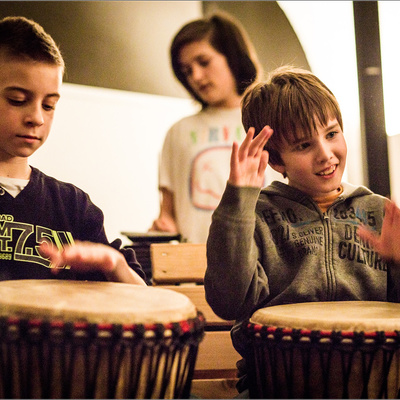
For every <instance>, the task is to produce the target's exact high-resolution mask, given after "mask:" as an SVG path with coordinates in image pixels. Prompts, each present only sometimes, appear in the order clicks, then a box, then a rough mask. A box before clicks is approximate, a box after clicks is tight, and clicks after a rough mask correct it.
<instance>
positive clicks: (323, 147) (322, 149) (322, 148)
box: [318, 143, 333, 162]
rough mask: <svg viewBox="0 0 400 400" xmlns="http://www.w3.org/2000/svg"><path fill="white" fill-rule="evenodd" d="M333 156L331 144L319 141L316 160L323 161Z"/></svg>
mask: <svg viewBox="0 0 400 400" xmlns="http://www.w3.org/2000/svg"><path fill="white" fill-rule="evenodd" d="M332 156H333V153H332V149H331V146H330V145H329V144H327V143H320V144H319V146H318V161H320V162H325V161H327V160H329V159H331V158H332Z"/></svg>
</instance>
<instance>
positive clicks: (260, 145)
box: [248, 125, 273, 156]
mask: <svg viewBox="0 0 400 400" xmlns="http://www.w3.org/2000/svg"><path fill="white" fill-rule="evenodd" d="M272 132H273V130H272V129H271V128H270V127H269V126H268V125H266V126H264V128H263V129H262V130H261V132H260V133H259V134H258V135H257V136H256V137H255V138H254V139H253V141H252V143H251V147H250V149H249V152H248V153H249V156H260V153H261V152H262V151H263V150H264V147H265V145H266V144H267V142H268V140H269V138H270V137H271V135H272Z"/></svg>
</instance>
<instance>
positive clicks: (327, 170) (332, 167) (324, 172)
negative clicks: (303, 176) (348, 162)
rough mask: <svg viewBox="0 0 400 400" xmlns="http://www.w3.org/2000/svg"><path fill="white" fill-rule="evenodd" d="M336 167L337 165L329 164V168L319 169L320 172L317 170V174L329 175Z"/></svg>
mask: <svg viewBox="0 0 400 400" xmlns="http://www.w3.org/2000/svg"><path fill="white" fill-rule="evenodd" d="M336 167H337V165H336V164H334V165H331V166H330V167H329V168H327V169H324V170H323V171H321V172H318V173H317V175H319V176H326V175H331V174H333V173H334V172H335V171H336Z"/></svg>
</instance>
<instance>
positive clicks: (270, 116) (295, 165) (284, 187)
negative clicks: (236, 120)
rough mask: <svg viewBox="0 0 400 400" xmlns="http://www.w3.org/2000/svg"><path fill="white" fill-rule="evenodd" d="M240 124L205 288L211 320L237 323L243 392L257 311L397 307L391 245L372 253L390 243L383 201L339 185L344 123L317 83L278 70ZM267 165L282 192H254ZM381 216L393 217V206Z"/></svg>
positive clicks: (213, 230) (247, 100)
mask: <svg viewBox="0 0 400 400" xmlns="http://www.w3.org/2000/svg"><path fill="white" fill-rule="evenodd" d="M242 121H243V125H244V128H245V130H246V131H247V132H248V133H247V136H246V138H245V140H244V141H243V143H242V144H241V146H240V147H239V145H238V144H237V143H234V145H233V148H232V155H231V170H230V176H229V180H228V183H227V186H226V189H225V192H224V194H223V197H222V199H221V202H220V204H219V205H218V207H217V209H216V210H215V212H214V214H213V219H212V224H211V227H210V232H209V237H208V241H207V262H208V265H207V270H206V275H205V282H204V283H205V290H206V297H207V301H208V302H209V304H210V306H211V307H212V308H213V310H214V311H215V312H216V314H218V315H219V316H220V317H222V318H225V319H228V320H236V323H235V325H234V327H233V329H232V340H233V344H234V346H235V348H236V349H237V351H238V352H239V353H240V354H241V355H242V357H243V360H242V361H241V362H239V363H238V368H239V370H240V371H239V372H240V374H241V375H242V377H243V379H242V380H241V381H240V382H239V385H238V389H239V391H242V390H244V389H246V385H247V382H246V379H245V377H246V365H245V361H246V358H247V357H248V354H247V351H248V347H247V344H246V338H245V335H244V334H243V332H242V330H241V325H242V322H243V321H245V320H247V319H248V318H250V317H251V315H252V314H253V313H254V311H255V310H257V309H260V308H263V307H268V306H273V305H279V304H288V303H301V302H313V301H338V300H339V301H340V300H374V301H396V300H397V299H398V296H397V294H396V289H395V285H394V284H395V282H396V279H394V277H393V275H394V274H395V268H393V267H394V266H396V267H397V268H398V267H400V265H399V264H400V263H399V261H400V256H399V254H397V255H396V252H397V253H400V250H397V251H396V250H395V247H394V246H393V245H392V246H391V247H388V248H385V251H384V252H382V253H381V254H378V253H377V252H376V250H375V249H374V248H373V247H371V245H370V243H371V244H374V245H375V246H379V245H382V238H384V237H385V236H386V237H388V238H389V237H391V238H392V242H391V243H393V242H394V241H395V237H396V232H395V229H396V228H395V224H394V223H393V218H392V222H390V221H389V220H388V219H387V218H385V219H384V214H385V204H386V203H388V202H389V200H387V199H386V198H384V197H382V196H380V195H377V194H374V193H372V192H371V191H370V190H369V189H367V188H366V187H363V186H359V187H356V186H353V185H351V184H348V183H346V182H342V176H343V172H344V169H345V164H346V156H347V148H346V141H345V138H344V135H343V123H342V116H341V112H340V108H339V105H338V103H337V101H336V99H335V97H334V95H333V94H332V92H331V91H330V90H329V89H328V88H327V87H326V85H325V84H324V83H323V82H321V81H320V80H319V79H318V78H317V77H316V76H315V75H314V74H312V73H311V72H309V71H305V70H301V69H297V68H292V67H287V66H284V67H281V68H278V69H277V70H275V71H273V72H272V73H271V74H270V77H269V79H268V80H267V81H266V82H264V83H260V84H257V85H255V86H253V87H252V88H250V89H249V90H248V91H247V92H246V93H245V95H244V98H243V102H242ZM255 132H259V134H258V135H256V137H255V138H253V136H254V134H255ZM268 163H269V164H270V165H271V167H272V168H274V169H275V170H276V171H278V172H280V173H281V174H282V175H283V176H285V177H287V179H288V184H285V183H282V182H273V183H272V184H271V185H270V186H268V187H266V188H264V189H262V190H261V191H260V189H261V185H262V182H263V177H264V171H265V168H266V167H267V164H268ZM386 208H387V209H389V210H391V212H392V214H395V215H397V214H396V213H397V212H398V209H397V208H396V206H395V205H394V204H393V203H389V204H388V205H387V207H386ZM397 218H399V217H398V216H397ZM361 225H363V226H366V227H368V228H369V229H372V230H374V231H375V232H376V234H377V233H379V232H381V231H382V237H381V238H379V236H376V234H375V235H374V234H372V233H371V232H369V231H367V230H366V228H362V229H360V230H359V227H360V226H361ZM397 229H398V228H397ZM360 233H361V234H362V237H361V236H360ZM397 234H398V231H397ZM397 242H398V240H397ZM381 249H383V247H380V248H379V250H381ZM383 256H384V257H385V258H383ZM395 264H397V265H395Z"/></svg>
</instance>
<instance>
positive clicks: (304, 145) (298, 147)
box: [294, 142, 310, 151]
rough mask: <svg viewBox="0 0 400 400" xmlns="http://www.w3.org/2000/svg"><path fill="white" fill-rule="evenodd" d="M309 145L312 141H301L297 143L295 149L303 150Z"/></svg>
mask: <svg viewBox="0 0 400 400" xmlns="http://www.w3.org/2000/svg"><path fill="white" fill-rule="evenodd" d="M309 146H310V143H308V142H304V143H300V144H298V145H296V147H295V148H294V149H295V150H296V151H302V150H305V149H306V148H307V147H309Z"/></svg>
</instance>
